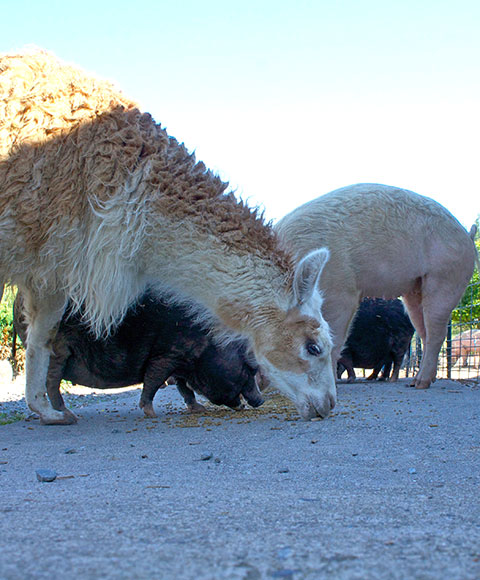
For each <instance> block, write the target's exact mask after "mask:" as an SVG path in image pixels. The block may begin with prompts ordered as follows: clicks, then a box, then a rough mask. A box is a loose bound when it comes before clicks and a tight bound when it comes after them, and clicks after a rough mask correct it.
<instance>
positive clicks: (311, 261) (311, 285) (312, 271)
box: [293, 248, 330, 306]
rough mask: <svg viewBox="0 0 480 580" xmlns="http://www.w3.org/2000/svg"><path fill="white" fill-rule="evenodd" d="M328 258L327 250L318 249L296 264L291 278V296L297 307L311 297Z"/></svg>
mask: <svg viewBox="0 0 480 580" xmlns="http://www.w3.org/2000/svg"><path fill="white" fill-rule="evenodd" d="M329 257H330V252H329V251H328V249H327V248H320V249H319V250H314V251H313V252H310V253H309V254H307V255H306V256H304V257H303V258H302V259H301V260H300V262H298V264H297V266H296V268H295V273H294V276H293V295H294V298H295V302H296V303H297V304H298V305H299V306H301V305H302V304H304V303H305V302H308V300H310V298H311V297H312V294H313V293H314V291H315V289H316V287H317V285H318V281H319V279H320V274H321V273H322V270H323V268H324V266H325V264H326V263H327V261H328V258H329Z"/></svg>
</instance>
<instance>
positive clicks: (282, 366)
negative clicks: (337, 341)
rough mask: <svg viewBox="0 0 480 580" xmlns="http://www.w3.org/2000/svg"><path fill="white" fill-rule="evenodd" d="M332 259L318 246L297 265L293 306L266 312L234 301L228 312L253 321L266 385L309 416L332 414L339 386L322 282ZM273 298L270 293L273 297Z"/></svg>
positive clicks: (254, 340)
mask: <svg viewBox="0 0 480 580" xmlns="http://www.w3.org/2000/svg"><path fill="white" fill-rule="evenodd" d="M328 257H329V253H328V250H327V249H325V248H323V249H320V250H315V251H313V252H311V253H310V254H308V255H307V256H305V257H304V258H303V259H302V260H300V261H299V262H298V264H297V266H296V268H295V272H294V277H293V284H292V289H291V292H290V294H289V296H288V304H285V303H284V304H282V305H280V304H279V303H275V302H274V301H273V300H274V299H270V298H269V306H267V307H264V308H261V309H260V311H261V314H260V315H259V314H258V312H256V313H255V312H252V310H250V311H246V309H245V310H244V312H243V313H242V312H241V311H240V309H239V308H237V307H236V306H234V305H232V304H230V305H229V307H230V311H229V313H228V314H226V313H225V315H224V316H223V319H224V321H225V320H226V319H230V320H229V321H228V322H229V326H230V327H235V326H237V328H238V327H239V326H240V324H235V321H232V318H237V317H239V318H241V319H243V323H244V324H243V326H244V327H245V320H246V319H248V318H251V319H253V321H254V323H253V324H252V326H251V328H252V330H251V331H250V332H249V335H250V336H249V338H250V342H251V345H252V349H253V352H254V354H255V358H256V360H257V362H258V364H259V366H260V375H261V377H262V379H261V380H262V383H263V385H264V386H265V385H267V384H270V385H271V386H272V387H274V388H277V389H278V390H280V391H282V392H283V393H284V394H285V395H287V396H288V397H289V398H290V399H292V400H293V401H294V402H295V405H296V407H297V409H298V411H299V413H300V415H301V416H302V417H303V418H304V419H311V418H313V417H317V416H318V417H326V416H327V415H328V414H329V412H330V410H331V409H332V408H333V407H334V406H335V402H336V385H335V377H334V374H333V367H332V362H331V351H332V340H331V337H330V330H329V327H328V324H327V323H326V321H325V320H324V318H323V317H322V314H321V304H322V298H321V294H320V291H319V289H318V280H319V278H320V274H321V272H322V270H323V267H324V265H325V263H326V262H327V260H328ZM267 298H268V297H267Z"/></svg>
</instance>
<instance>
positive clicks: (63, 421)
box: [40, 409, 78, 425]
mask: <svg viewBox="0 0 480 580" xmlns="http://www.w3.org/2000/svg"><path fill="white" fill-rule="evenodd" d="M77 422H78V417H77V416H76V415H75V414H74V413H72V412H71V411H69V410H68V409H64V410H63V411H54V412H53V414H49V415H48V416H45V415H40V424H41V425H74V424H75V423H77Z"/></svg>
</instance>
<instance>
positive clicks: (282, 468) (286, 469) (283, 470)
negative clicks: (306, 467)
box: [278, 467, 290, 473]
mask: <svg viewBox="0 0 480 580" xmlns="http://www.w3.org/2000/svg"><path fill="white" fill-rule="evenodd" d="M289 471H290V469H288V467H280V469H279V470H278V473H289Z"/></svg>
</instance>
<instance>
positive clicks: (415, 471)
mask: <svg viewBox="0 0 480 580" xmlns="http://www.w3.org/2000/svg"><path fill="white" fill-rule="evenodd" d="M408 473H410V475H413V474H414V473H417V470H416V469H415V467H410V469H409V470H408Z"/></svg>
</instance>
